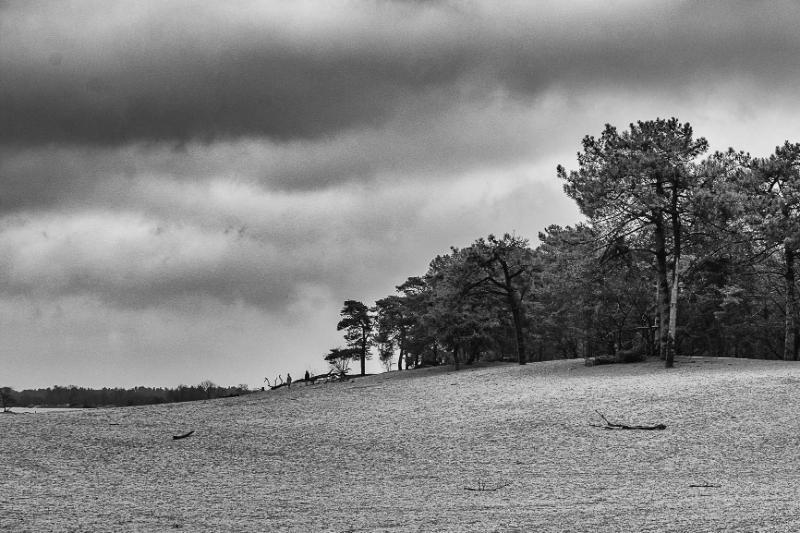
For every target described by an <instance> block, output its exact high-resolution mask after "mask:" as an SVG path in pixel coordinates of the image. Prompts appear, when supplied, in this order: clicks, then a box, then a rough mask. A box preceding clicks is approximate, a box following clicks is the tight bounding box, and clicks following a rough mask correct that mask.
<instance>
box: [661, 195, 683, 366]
mask: <svg viewBox="0 0 800 533" xmlns="http://www.w3.org/2000/svg"><path fill="white" fill-rule="evenodd" d="M670 207H671V213H670V215H671V218H672V258H673V261H674V263H673V267H672V287H671V288H670V289H671V290H670V294H669V331H668V333H667V358H666V360H665V362H664V366H666V367H667V368H672V367H673V366H674V365H675V348H676V346H675V339H676V338H677V331H678V291H679V290H680V285H679V284H678V280H679V276H680V271H681V217H680V213H679V212H678V184H677V183H674V182H673V184H672V195H671V205H670Z"/></svg>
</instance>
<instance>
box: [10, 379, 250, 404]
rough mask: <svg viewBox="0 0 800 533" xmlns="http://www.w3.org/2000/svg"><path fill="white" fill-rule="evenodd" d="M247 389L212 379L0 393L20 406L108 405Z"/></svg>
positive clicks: (184, 398)
mask: <svg viewBox="0 0 800 533" xmlns="http://www.w3.org/2000/svg"><path fill="white" fill-rule="evenodd" d="M248 392H249V390H248V387H247V385H238V386H236V387H220V386H217V385H215V384H213V383H211V382H203V383H201V384H199V385H194V386H189V385H179V386H178V387H176V388H174V389H170V388H161V387H134V388H132V389H123V388H102V389H87V388H84V387H76V386H72V385H70V386H67V387H61V386H55V387H50V388H46V389H26V390H23V391H15V390H13V389H8V388H5V387H4V393H7V394H3V396H5V397H6V398H5V399H6V400H8V403H9V405H16V406H19V407H109V406H130V405H148V404H159V403H171V402H191V401H194V400H208V399H211V398H224V397H229V396H239V395H241V394H246V393H248ZM4 403H5V402H4Z"/></svg>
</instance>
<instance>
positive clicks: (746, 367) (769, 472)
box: [0, 359, 800, 532]
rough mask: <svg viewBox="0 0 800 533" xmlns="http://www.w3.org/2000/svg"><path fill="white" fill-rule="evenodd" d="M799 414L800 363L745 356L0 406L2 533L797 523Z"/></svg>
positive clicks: (537, 366)
mask: <svg viewBox="0 0 800 533" xmlns="http://www.w3.org/2000/svg"><path fill="white" fill-rule="evenodd" d="M595 410H598V411H600V412H602V413H603V414H605V415H606V416H607V417H608V418H609V420H611V421H612V422H625V423H628V424H656V423H663V424H666V425H667V429H666V430H664V431H609V430H605V429H602V428H599V427H594V426H592V425H591V424H602V420H600V418H599V417H598V416H597V414H596V413H595ZM799 416H800V364H797V363H783V362H774V361H751V360H730V359H693V360H687V359H681V360H679V361H678V365H677V368H675V369H672V370H665V369H663V368H662V367H661V363H660V362H653V363H644V364H638V365H628V366H602V367H584V366H583V364H582V361H557V362H550V363H534V364H529V365H526V366H524V367H520V366H518V365H501V366H492V367H481V368H473V369H470V368H467V369H464V370H461V371H459V372H453V371H452V370H451V369H425V370H418V371H412V372H402V373H391V374H388V375H380V376H374V377H368V378H362V379H358V380H354V381H352V382H349V383H341V384H326V385H316V386H304V385H303V384H297V385H296V386H294V387H292V390H291V391H287V390H285V389H281V390H279V391H273V392H265V393H257V394H254V395H250V396H246V397H241V398H230V399H224V400H214V401H208V402H196V403H188V404H172V405H162V406H148V407H134V408H119V409H97V410H88V411H81V412H66V413H52V414H48V415H47V416H38V415H33V414H18V415H0V450H2V454H3V455H2V460H1V461H0V531H174V530H184V531H303V532H307V531H309V532H314V531H334V532H343V531H352V532H355V531H370V532H371V531H391V532H395V531H397V532H400V531H425V532H428V531H475V532H491V531H504V532H510V531H519V532H532V531H600V532H603V531H608V532H612V531H613V532H618V531H626V532H627V531H681V532H684V531H721V530H726V531H800V494H798V487H799V486H800V485H799V484H798V482H800V475H799V474H798V472H800V421H799V418H798V417H799ZM189 430H195V433H194V435H192V436H191V437H189V438H186V439H183V440H173V439H172V435H178V434H181V433H185V432H186V431H189ZM504 485H505V486H504ZM692 485H713V486H705V487H692ZM498 487H500V488H498ZM468 488H471V489H485V490H467V489H468ZM495 488H497V490H490V489H495Z"/></svg>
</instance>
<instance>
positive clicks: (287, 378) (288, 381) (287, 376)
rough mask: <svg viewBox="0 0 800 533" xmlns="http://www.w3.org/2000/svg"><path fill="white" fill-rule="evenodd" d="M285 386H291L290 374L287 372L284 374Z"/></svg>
mask: <svg viewBox="0 0 800 533" xmlns="http://www.w3.org/2000/svg"><path fill="white" fill-rule="evenodd" d="M286 388H287V389H291V388H292V375H291V374H289V373H287V374H286Z"/></svg>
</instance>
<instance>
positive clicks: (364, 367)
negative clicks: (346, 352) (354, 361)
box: [361, 333, 367, 376]
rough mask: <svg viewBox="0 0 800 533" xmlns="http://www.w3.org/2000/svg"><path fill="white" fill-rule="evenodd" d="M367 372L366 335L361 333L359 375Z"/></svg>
mask: <svg viewBox="0 0 800 533" xmlns="http://www.w3.org/2000/svg"><path fill="white" fill-rule="evenodd" d="M366 374H367V335H366V333H364V334H362V335H361V375H362V376H364V375H366Z"/></svg>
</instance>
